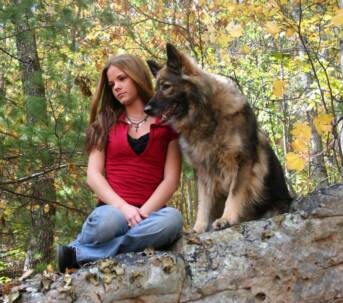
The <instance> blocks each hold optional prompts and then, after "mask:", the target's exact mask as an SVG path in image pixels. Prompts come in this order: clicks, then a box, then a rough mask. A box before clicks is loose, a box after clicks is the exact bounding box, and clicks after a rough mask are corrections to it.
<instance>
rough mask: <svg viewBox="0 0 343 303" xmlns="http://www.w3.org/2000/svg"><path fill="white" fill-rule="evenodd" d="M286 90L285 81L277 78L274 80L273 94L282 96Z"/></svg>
mask: <svg viewBox="0 0 343 303" xmlns="http://www.w3.org/2000/svg"><path fill="white" fill-rule="evenodd" d="M284 90H285V82H284V81H282V80H275V81H274V82H273V94H274V95H275V96H276V97H282V95H283V94H284Z"/></svg>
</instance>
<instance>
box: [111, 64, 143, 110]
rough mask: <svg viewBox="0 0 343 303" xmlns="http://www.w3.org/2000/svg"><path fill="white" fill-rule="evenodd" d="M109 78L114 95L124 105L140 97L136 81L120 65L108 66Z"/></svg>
mask: <svg viewBox="0 0 343 303" xmlns="http://www.w3.org/2000/svg"><path fill="white" fill-rule="evenodd" d="M107 79H108V85H109V86H110V87H111V90H112V93H113V95H114V97H115V98H116V99H117V100H118V101H119V102H120V103H121V104H123V105H124V106H127V105H130V104H132V103H133V102H135V101H137V100H139V99H140V98H139V96H138V91H137V87H136V85H135V83H134V82H133V81H132V80H131V78H130V77H129V76H128V75H127V74H125V73H124V72H123V71H122V70H121V69H119V68H118V67H116V66H114V65H111V66H110V67H109V68H108V70H107Z"/></svg>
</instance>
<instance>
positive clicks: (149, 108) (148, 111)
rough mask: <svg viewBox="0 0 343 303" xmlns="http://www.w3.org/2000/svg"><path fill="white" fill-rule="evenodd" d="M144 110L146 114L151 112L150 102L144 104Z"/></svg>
mask: <svg viewBox="0 0 343 303" xmlns="http://www.w3.org/2000/svg"><path fill="white" fill-rule="evenodd" d="M144 112H145V113H146V114H148V115H151V114H152V107H151V105H150V104H147V105H145V106H144Z"/></svg>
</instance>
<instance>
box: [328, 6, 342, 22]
mask: <svg viewBox="0 0 343 303" xmlns="http://www.w3.org/2000/svg"><path fill="white" fill-rule="evenodd" d="M331 23H332V25H334V26H340V25H342V24H343V9H342V8H341V9H338V10H337V11H336V15H335V16H333V17H332V19H331Z"/></svg>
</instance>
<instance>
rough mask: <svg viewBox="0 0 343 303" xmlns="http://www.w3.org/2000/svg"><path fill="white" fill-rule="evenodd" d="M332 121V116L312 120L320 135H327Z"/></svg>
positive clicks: (322, 116) (321, 116)
mask: <svg viewBox="0 0 343 303" xmlns="http://www.w3.org/2000/svg"><path fill="white" fill-rule="evenodd" d="M332 120H333V116H332V115H327V114H323V115H318V116H317V117H315V118H314V119H313V123H314V126H315V127H316V129H317V132H318V133H319V134H320V135H322V134H325V133H329V132H331V130H332V124H331V123H332Z"/></svg>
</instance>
